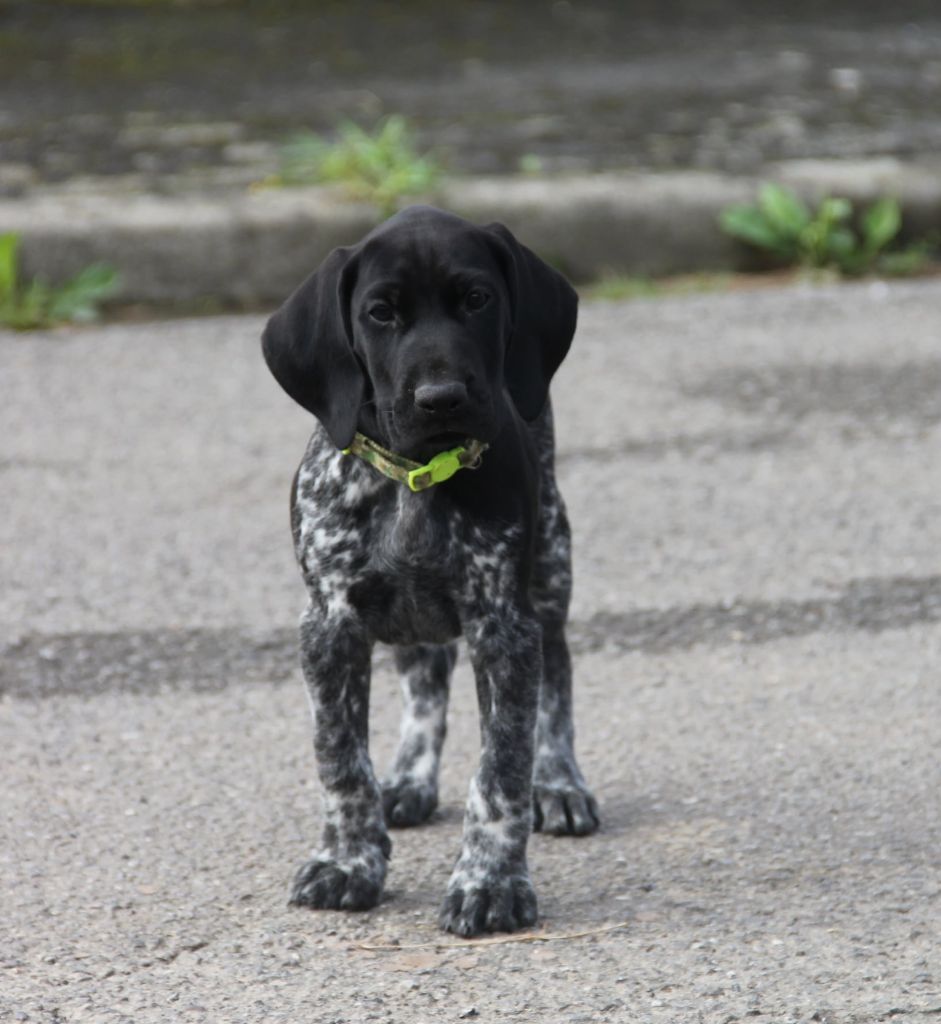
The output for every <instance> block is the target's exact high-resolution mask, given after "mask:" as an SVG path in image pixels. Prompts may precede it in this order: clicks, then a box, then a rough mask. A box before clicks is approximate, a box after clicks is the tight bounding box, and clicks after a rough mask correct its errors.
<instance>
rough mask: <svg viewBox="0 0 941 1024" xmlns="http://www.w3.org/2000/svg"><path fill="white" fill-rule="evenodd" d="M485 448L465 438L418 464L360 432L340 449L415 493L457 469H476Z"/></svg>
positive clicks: (448, 476)
mask: <svg viewBox="0 0 941 1024" xmlns="http://www.w3.org/2000/svg"><path fill="white" fill-rule="evenodd" d="M489 447H490V446H489V445H486V444H484V443H483V441H475V440H473V439H472V438H468V440H467V441H466V442H465V443H464V444H463V445H459V446H458V447H457V448H451V449H449V450H448V451H444V452H438V454H437V455H435V456H434V457H433V458H432V459H431V460H430V461H429V462H426V463H425V464H424V465H422V463H420V462H415V461H414V460H412V459H407V458H405V456H404V455H396V453H395V452H390V451H389V450H388V449H387V448H383V447H382V445H380V444H377V443H376V442H375V441H373V440H372V439H371V438H368V437H366V436H365V435H364V434H354V436H353V440H352V442H351V443H350V446H349V448H344V449H343V454H344V455H358V456H359V458H361V459H362V460H363V461H364V462H368V463H369V465H370V466H372V467H373V468H374V469H377V470H379V472H380V473H382V474H383V475H384V476H387V477H389V479H390V480H397V481H398V482H399V483H400V484H405V486H406V487H407V488H408V489H409V490H410V491H414V492H416V493H417V492H418V491H427V490H428V488H429V487H434V485H435V484H440V483H444V481H445V480H450V479H451V477H452V476H454V474H455V473H456V472H457V471H458V470H459V469H477V467H478V466H479V465H480V459H481V456H482V455H483V453H484V452H485V451H486V450H487V449H488V448H489Z"/></svg>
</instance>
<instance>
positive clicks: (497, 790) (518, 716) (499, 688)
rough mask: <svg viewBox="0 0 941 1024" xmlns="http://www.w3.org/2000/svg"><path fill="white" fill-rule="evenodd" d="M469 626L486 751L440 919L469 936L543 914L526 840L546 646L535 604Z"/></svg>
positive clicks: (519, 924) (511, 927)
mask: <svg viewBox="0 0 941 1024" xmlns="http://www.w3.org/2000/svg"><path fill="white" fill-rule="evenodd" d="M465 632H466V635H467V642H468V646H469V648H470V653H471V659H472V661H473V665H474V674H475V677H476V681H477V701H478V705H479V709H480V733H481V755H480V766H479V768H478V770H477V774H476V775H475V776H474V778H473V779H472V780H471V784H470V792H469V794H468V798H467V808H466V811H465V816H464V838H463V843H462V847H461V854H460V857H459V858H458V861H457V864H456V865H455V867H454V872H453V874H452V875H451V880H450V882H449V883H448V891H447V894H446V896H445V899H444V905H443V907H442V909H441V916H440V923H441V927H442V928H444V929H445V930H447V931H451V932H456V933H457V934H458V935H464V936H470V935H476V934H477V933H479V932H482V931H489V932H493V931H515V930H516V929H517V928H523V927H526V926H528V925H532V924H534V923H535V921H536V894H535V893H534V892H533V887H532V883H531V882H530V880H529V868H528V867H527V864H526V843H527V840H528V839H529V833H530V830H531V829H532V772H533V727H534V725H535V720H536V706H537V702H538V691H539V679H540V675H541V672H542V651H541V646H540V629H539V623H538V621H537V620H536V618H535V616H534V615H533V614H532V613H531V612H529V611H522V610H519V611H517V610H515V609H509V610H508V609H507V608H506V607H501V608H500V609H499V610H498V611H495V612H494V613H492V614H490V615H489V616H487V617H486V618H482V619H478V620H476V621H474V622H473V623H471V624H469V626H468V628H466V630H465Z"/></svg>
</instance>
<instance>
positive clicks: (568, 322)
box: [484, 224, 578, 420]
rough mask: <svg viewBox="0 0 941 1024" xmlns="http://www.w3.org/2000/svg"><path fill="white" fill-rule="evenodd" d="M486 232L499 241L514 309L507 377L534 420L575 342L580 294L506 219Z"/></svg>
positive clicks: (524, 412)
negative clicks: (517, 236)
mask: <svg viewBox="0 0 941 1024" xmlns="http://www.w3.org/2000/svg"><path fill="white" fill-rule="evenodd" d="M484 231H486V232H488V234H490V236H491V238H492V239H494V240H495V241H496V246H495V248H496V249H497V252H498V255H499V256H501V263H502V265H503V272H504V275H505V277H506V282H507V286H508V287H509V291H510V302H511V305H512V311H513V313H512V315H513V329H512V334H511V336H510V345H509V348H508V350H507V353H506V362H505V364H504V377H505V379H506V384H507V388H508V389H509V392H510V395H511V396H512V398H513V402H514V403H515V405H516V408H517V409H518V410H519V413H520V415H521V416H522V417H523V419H524V420H534V419H535V418H536V417H537V416H538V415H539V414H540V413H541V412H542V409H543V406H544V405H545V404H546V399H547V398H548V397H549V382H550V381H551V380H552V375H553V374H554V373H555V371H556V370H557V369H558V368H559V365H560V364H561V362H562V360H563V359H564V358H565V354H566V352H568V350H569V345H571V344H572V336H573V335H574V334H575V321H576V318H577V317H578V295H577V294H576V293H575V289H574V288H573V287H572V286H571V285H570V284H569V283H568V281H566V280H565V278H564V277H563V276H562V275H561V274H560V273H559V272H558V271H556V270H553V269H552V267H550V266H549V265H548V264H546V263H543V261H542V260H541V259H539V257H538V256H536V254H535V253H533V252H531V251H530V250H529V249H527V248H526V246H525V245H523V244H522V243H520V242H518V241H517V240H516V239H515V238H514V237H513V234H512V233H511V232H510V231H509V230H508V229H507V228H505V227H504V226H503V225H502V224H488V225H487V226H486V227H485V228H484Z"/></svg>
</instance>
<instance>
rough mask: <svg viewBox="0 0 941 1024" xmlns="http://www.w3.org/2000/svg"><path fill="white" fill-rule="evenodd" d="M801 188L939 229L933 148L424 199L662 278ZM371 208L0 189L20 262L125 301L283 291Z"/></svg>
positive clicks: (625, 270)
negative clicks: (905, 156) (912, 158)
mask: <svg viewBox="0 0 941 1024" xmlns="http://www.w3.org/2000/svg"><path fill="white" fill-rule="evenodd" d="M766 180H774V181H780V182H782V183H784V184H787V185H789V186H791V187H793V188H794V189H795V190H796V191H798V192H799V193H800V194H802V195H804V196H805V197H807V198H808V199H819V198H820V197H822V196H824V195H843V196H846V197H848V198H850V199H852V200H853V201H855V202H860V203H865V202H871V201H872V200H874V199H875V198H877V197H879V196H883V195H891V196H894V197H896V198H897V199H898V200H899V201H900V203H901V204H902V208H903V212H904V216H905V224H906V232H907V234H909V235H911V236H921V235H924V234H926V233H928V232H929V231H937V230H939V229H941V159H934V160H933V161H929V160H923V161H917V162H908V163H906V162H902V161H900V160H897V159H894V158H879V159H871V160H864V161H795V162H791V163H785V164H778V165H774V166H771V167H769V168H768V169H767V173H766V174H763V175H761V176H760V177H729V176H725V175H719V174H711V173H704V172H694V171H683V172H669V173H662V174H642V173H629V174H599V175H593V176H582V177H571V178H558V179H536V178H525V177H522V178H499V179H496V178H491V179H476V180H468V181H458V180H455V181H452V182H450V183H448V184H447V185H445V186H444V187H443V188H442V189H441V190H440V192H439V193H438V194H437V195H436V196H434V197H432V198H431V199H430V201H432V202H434V203H435V204H437V205H441V206H444V207H447V208H449V209H453V210H454V211H455V212H457V213H460V214H461V215H463V216H466V217H468V218H469V219H471V220H473V221H477V222H486V221H490V220H500V221H503V222H504V223H506V224H507V225H508V226H509V227H510V228H511V229H512V230H513V231H514V232H515V233H516V234H517V235H518V237H520V238H521V239H522V240H523V241H524V242H526V243H527V244H528V245H530V246H531V247H532V248H533V249H535V250H536V251H537V252H539V253H540V254H541V255H543V256H544V257H545V258H547V259H548V260H550V261H552V262H554V263H555V264H556V265H557V266H559V267H560V268H562V269H563V270H565V272H566V273H568V274H569V275H570V276H571V277H572V278H573V279H574V280H575V281H586V280H591V279H593V278H597V277H599V276H601V275H602V274H604V273H622V274H633V275H650V276H655V275H663V274H673V273H682V272H686V271H697V270H723V269H744V268H746V267H748V266H749V264H752V265H753V264H754V260H755V257H754V255H753V254H751V253H749V251H748V250H747V249H746V248H745V247H743V246H741V245H739V244H737V243H736V242H734V241H733V240H731V239H729V238H728V237H726V236H725V235H724V234H723V233H722V232H721V231H720V230H719V228H718V227H717V224H716V218H717V217H718V214H719V212H720V211H721V210H722V209H723V207H725V206H727V205H729V204H730V203H735V202H743V201H748V200H750V199H752V198H753V197H754V196H755V194H756V191H757V188H758V185H759V183H760V182H761V181H766ZM380 219H381V215H380V214H379V212H378V211H377V210H376V209H375V208H373V207H371V206H370V205H368V204H362V203H350V202H348V201H346V200H344V199H343V197H342V195H341V194H339V193H338V192H337V191H336V190H331V189H327V188H310V189H291V190H283V191H280V190H279V191H276V190H265V191H257V192H247V193H237V194H231V195H228V196H224V197H222V198H218V197H210V198H203V197H182V198H170V197H161V196H154V195H115V194H107V193H104V192H102V193H96V194H93V193H69V192H62V193H47V194H38V195H35V196H32V197H27V198H23V199H16V200H2V201H0V232H5V231H15V232H18V233H19V234H20V235H21V238H22V250H21V252H22V261H23V272H24V274H25V275H27V276H38V277H42V278H43V279H45V280H47V281H49V282H59V281H62V280H65V279H67V278H68V277H70V276H71V275H73V274H75V273H77V272H78V271H79V270H81V269H82V267H84V266H87V265H88V264H89V263H95V262H99V261H104V262H108V263H111V264H112V265H114V266H116V267H117V268H118V269H119V270H120V272H121V277H122V286H121V292H120V294H119V296H118V299H119V300H120V301H122V302H141V303H153V304H157V305H179V304H192V303H196V302H199V301H203V300H213V301H217V302H220V303H225V304H234V305H238V306H260V305H270V304H272V303H276V302H278V301H280V300H281V299H282V298H283V297H284V296H285V295H287V294H288V293H289V292H290V291H291V290H292V289H293V288H294V287H295V285H297V283H298V282H299V281H301V280H302V279H303V278H304V277H305V276H306V275H307V274H308V273H309V272H310V271H311V270H312V269H313V268H314V267H316V266H317V265H318V264H319V262H320V261H321V260H322V259H323V258H324V256H325V255H326V254H327V253H328V252H329V251H330V250H331V249H333V248H334V247H335V246H337V245H342V244H349V243H351V242H354V241H356V240H357V239H358V238H360V237H361V236H362V235H363V234H364V233H365V232H366V231H368V230H369V229H370V228H371V227H373V226H374V225H375V224H377V223H378V222H379V220H380Z"/></svg>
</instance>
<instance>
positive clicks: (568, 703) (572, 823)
mask: <svg viewBox="0 0 941 1024" xmlns="http://www.w3.org/2000/svg"><path fill="white" fill-rule="evenodd" d="M537 429H538V431H539V433H537V435H536V436H537V442H538V443H539V445H540V456H541V461H542V500H541V505H540V522H539V534H538V538H537V542H536V559H535V564H534V572H533V579H532V583H531V587H530V591H531V598H532V602H533V608H534V609H535V611H536V615H537V617H538V619H539V623H540V625H541V626H542V660H543V678H542V685H541V686H540V688H539V710H538V713H537V716H536V750H535V764H534V767H533V815H534V816H533V827H534V829H535V830H536V831H537V832H552V833H554V834H555V835H577V836H580V835H587V834H588V833H589V832H594V831H595V829H596V828H597V827H598V825H599V823H600V819H599V816H598V804H597V802H596V801H595V798H594V797H593V796H592V794H591V791H590V790H589V788H588V786H587V785H586V784H585V780H584V778H583V777H582V773H581V770H580V769H579V767H578V762H577V761H576V760H575V726H574V724H573V721H572V659H571V657H570V656H569V649H568V643H567V641H566V639H565V623H566V619H567V617H568V607H569V599H570V596H571V592H572V550H571V549H572V542H571V530H570V528H569V523H568V518H567V516H566V513H565V503H564V502H563V500H562V495H561V494H560V493H559V489H558V487H557V485H556V482H555V474H554V471H553V458H552V433H551V431H552V419H551V412H548V413H547V416H546V420H545V422H543V423H540V424H539V426H538V428H537Z"/></svg>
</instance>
